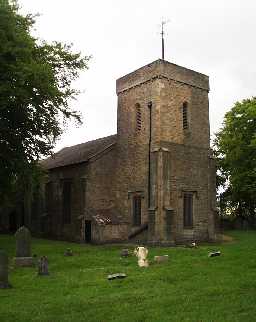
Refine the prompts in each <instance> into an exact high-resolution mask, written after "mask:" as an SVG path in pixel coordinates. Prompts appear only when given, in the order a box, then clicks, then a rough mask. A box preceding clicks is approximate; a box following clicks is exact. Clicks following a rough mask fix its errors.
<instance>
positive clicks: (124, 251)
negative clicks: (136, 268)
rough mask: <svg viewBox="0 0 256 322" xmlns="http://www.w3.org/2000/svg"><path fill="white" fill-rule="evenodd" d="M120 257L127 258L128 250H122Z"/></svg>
mask: <svg viewBox="0 0 256 322" xmlns="http://www.w3.org/2000/svg"><path fill="white" fill-rule="evenodd" d="M120 256H121V257H128V256H129V249H126V248H124V249H122V250H121V253H120Z"/></svg>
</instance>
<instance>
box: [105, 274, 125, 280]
mask: <svg viewBox="0 0 256 322" xmlns="http://www.w3.org/2000/svg"><path fill="white" fill-rule="evenodd" d="M125 277H127V275H126V274H124V273H116V274H110V275H108V280H109V281H111V280H114V279H121V278H125Z"/></svg>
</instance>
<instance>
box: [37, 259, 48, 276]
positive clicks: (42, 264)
mask: <svg viewBox="0 0 256 322" xmlns="http://www.w3.org/2000/svg"><path fill="white" fill-rule="evenodd" d="M38 275H40V276H47V275H49V271H48V259H47V257H46V256H42V257H41V258H40V259H39V261H38Z"/></svg>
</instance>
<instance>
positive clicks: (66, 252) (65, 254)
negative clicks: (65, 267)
mask: <svg viewBox="0 0 256 322" xmlns="http://www.w3.org/2000/svg"><path fill="white" fill-rule="evenodd" d="M64 256H73V251H72V249H71V248H67V249H66V251H65V253H64Z"/></svg>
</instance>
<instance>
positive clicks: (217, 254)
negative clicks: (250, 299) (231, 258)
mask: <svg viewBox="0 0 256 322" xmlns="http://www.w3.org/2000/svg"><path fill="white" fill-rule="evenodd" d="M220 254H221V252H220V251H219V250H218V251H217V252H211V253H209V254H208V257H216V256H220Z"/></svg>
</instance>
